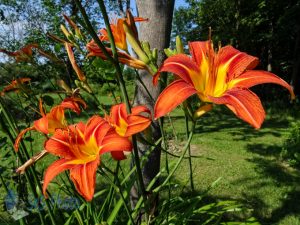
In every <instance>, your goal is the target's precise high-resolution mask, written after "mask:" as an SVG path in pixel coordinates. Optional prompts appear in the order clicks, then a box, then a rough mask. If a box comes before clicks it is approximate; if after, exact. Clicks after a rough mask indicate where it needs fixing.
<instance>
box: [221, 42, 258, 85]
mask: <svg viewBox="0 0 300 225" xmlns="http://www.w3.org/2000/svg"><path fill="white" fill-rule="evenodd" d="M217 58H218V65H217V66H219V67H222V65H226V66H225V67H226V74H227V81H230V80H232V79H234V78H237V77H238V76H240V75H241V74H242V73H243V72H245V71H246V70H251V69H254V68H255V67H256V66H257V64H258V63H259V60H258V58H257V57H254V56H251V55H248V54H247V53H245V52H240V51H239V50H237V49H235V48H233V47H232V46H225V47H223V48H221V49H220V50H219V52H218V55H217Z"/></svg>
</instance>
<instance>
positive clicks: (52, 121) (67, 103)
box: [14, 97, 86, 151]
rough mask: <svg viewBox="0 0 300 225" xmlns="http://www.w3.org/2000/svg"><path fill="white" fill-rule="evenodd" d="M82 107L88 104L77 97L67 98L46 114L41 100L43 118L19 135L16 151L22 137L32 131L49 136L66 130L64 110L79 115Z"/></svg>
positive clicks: (16, 141)
mask: <svg viewBox="0 0 300 225" xmlns="http://www.w3.org/2000/svg"><path fill="white" fill-rule="evenodd" d="M80 105H81V106H83V107H84V108H86V104H85V102H84V101H83V100H82V99H80V98H75V97H70V98H66V99H65V100H64V101H63V102H62V103H61V104H60V105H58V106H54V107H53V108H52V109H51V110H50V112H49V113H47V114H46V113H45V112H44V109H43V103H42V101H41V100H40V102H39V108H40V113H41V115H42V118H40V119H38V120H36V121H34V123H33V126H31V127H28V128H26V129H24V130H22V131H21V132H20V133H19V134H18V136H17V138H16V140H15V144H14V148H15V150H16V151H17V150H18V149H19V144H20V141H21V139H22V137H23V136H24V135H25V133H26V132H28V131H30V130H36V131H39V132H41V133H43V134H46V135H47V134H53V133H54V132H55V130H56V129H58V128H66V127H67V121H66V119H65V113H64V110H65V109H71V110H73V111H74V112H76V113H77V114H79V113H80V111H81V109H80Z"/></svg>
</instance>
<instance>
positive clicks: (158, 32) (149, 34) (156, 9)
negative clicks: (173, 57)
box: [131, 0, 174, 210]
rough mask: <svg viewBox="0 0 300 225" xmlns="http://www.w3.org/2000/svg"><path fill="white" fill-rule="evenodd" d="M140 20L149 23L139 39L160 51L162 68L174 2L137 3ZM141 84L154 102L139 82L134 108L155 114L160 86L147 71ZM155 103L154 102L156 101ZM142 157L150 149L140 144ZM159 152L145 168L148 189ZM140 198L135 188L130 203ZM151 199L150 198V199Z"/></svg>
mask: <svg viewBox="0 0 300 225" xmlns="http://www.w3.org/2000/svg"><path fill="white" fill-rule="evenodd" d="M136 3H137V10H138V14H139V15H138V16H140V17H143V18H148V19H149V21H148V22H143V23H140V30H139V39H140V40H141V41H148V42H149V43H150V46H151V48H157V49H158V61H157V64H158V65H160V64H161V63H162V62H163V60H164V59H165V55H164V52H163V49H165V48H167V47H168V46H169V43H170V35H171V27H172V17H173V9H174V0H147V1H145V0H136ZM139 75H140V77H141V80H142V81H143V83H144V84H145V86H146V87H147V89H148V91H149V93H150V94H151V96H152V98H151V97H149V95H148V93H147V91H146V90H145V88H144V87H143V86H142V85H141V83H140V82H139V81H137V82H136V96H135V100H134V104H135V105H146V106H147V107H148V108H149V109H150V110H151V112H152V115H153V108H154V104H155V101H156V99H157V97H158V95H159V93H160V91H161V88H160V86H159V85H158V86H156V87H154V86H153V84H152V76H151V75H150V74H149V73H148V72H147V71H140V72H139ZM153 100H154V101H153ZM151 130H152V138H153V141H156V140H158V139H159V138H160V137H161V132H160V128H159V124H158V122H157V121H154V122H153V123H152V124H151ZM138 149H139V154H140V156H142V155H145V153H146V152H147V151H148V150H149V149H150V146H148V145H145V144H142V143H138ZM160 154H161V153H160V150H159V149H155V150H154V151H153V152H152V154H151V155H150V157H149V159H148V161H147V162H146V164H145V165H144V167H143V168H142V172H143V177H144V184H145V187H147V186H148V184H149V182H150V181H151V180H152V179H153V178H154V177H155V176H156V174H157V173H158V172H159V170H160ZM137 198H138V193H137V190H136V187H135V188H133V189H132V190H131V203H132V206H135V204H136V201H137ZM150 198H151V195H150ZM155 204H156V201H153V203H152V204H151V205H150V207H151V209H152V210H153V208H155Z"/></svg>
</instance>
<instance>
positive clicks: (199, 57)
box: [153, 41, 295, 129]
mask: <svg viewBox="0 0 300 225" xmlns="http://www.w3.org/2000/svg"><path fill="white" fill-rule="evenodd" d="M189 48H190V53H191V55H192V56H191V57H189V56H187V55H185V54H178V55H174V56H171V57H169V58H168V59H166V60H165V61H164V63H163V65H162V66H161V67H160V69H159V72H158V73H157V74H156V75H155V76H154V78H153V82H154V84H156V83H157V82H158V78H159V74H160V72H171V73H174V74H176V75H177V76H178V79H177V80H175V81H174V82H173V83H171V84H170V85H169V86H168V87H167V88H166V89H165V90H164V91H163V92H162V93H161V94H160V96H159V97H158V99H157V102H156V104H155V115H154V116H155V118H159V117H161V116H164V115H165V114H167V113H169V112H170V111H172V110H173V109H174V108H175V107H176V106H178V105H179V104H180V103H182V102H183V101H184V100H185V99H187V98H188V97H190V96H191V95H193V94H197V95H198V97H199V98H200V99H201V101H203V102H208V103H215V104H225V105H226V106H227V107H228V108H229V109H230V110H231V111H233V113H234V114H236V116H237V117H239V118H240V119H242V120H244V121H246V122H248V123H249V124H250V125H252V126H253V127H254V128H257V129H258V128H260V126H261V124H262V122H263V120H264V118H265V111H264V109H263V107H262V105H261V102H260V99H259V98H258V97H257V95H255V94H254V93H253V92H252V91H250V90H249V89H248V88H250V87H252V86H254V85H257V84H262V83H275V84H279V85H281V86H283V87H285V88H287V89H288V90H289V91H290V93H291V95H292V98H294V97H295V95H294V93H293V90H292V88H291V86H290V85H289V84H288V83H286V82H285V81H284V80H282V79H281V78H279V77H278V76H276V75H275V74H272V73H270V72H266V71H261V70H252V69H254V68H255V67H256V65H257V64H258V62H259V61H258V58H256V57H253V56H250V55H248V54H246V53H244V52H240V51H238V50H237V49H235V48H233V47H232V46H225V47H222V48H220V49H219V51H218V52H214V50H213V45H212V42H211V41H204V42H201V41H199V42H191V43H189ZM174 96H176V97H175V98H174ZM210 109H211V107H207V106H205V108H201V107H200V109H199V115H201V114H203V110H205V111H209V110H210ZM196 114H197V112H196Z"/></svg>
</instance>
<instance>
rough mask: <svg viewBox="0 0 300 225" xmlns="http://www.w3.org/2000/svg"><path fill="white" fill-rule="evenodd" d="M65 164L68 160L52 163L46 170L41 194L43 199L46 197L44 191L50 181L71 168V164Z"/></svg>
mask: <svg viewBox="0 0 300 225" xmlns="http://www.w3.org/2000/svg"><path fill="white" fill-rule="evenodd" d="M67 162H68V160H66V159H59V160H57V161H55V162H54V163H52V164H51V165H50V166H49V167H48V169H47V170H46V172H45V176H44V183H43V194H44V196H45V197H47V193H46V190H47V187H48V184H49V183H50V182H51V180H53V178H54V177H56V176H57V175H58V174H59V173H61V172H63V171H65V170H68V169H70V168H71V167H73V165H72V164H67Z"/></svg>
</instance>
